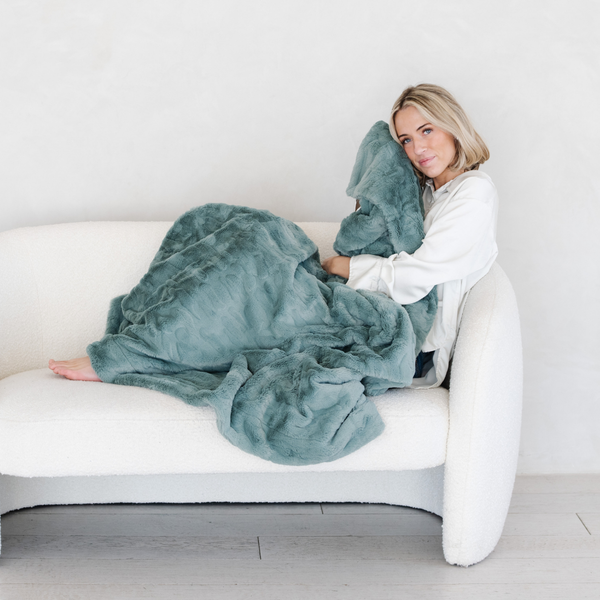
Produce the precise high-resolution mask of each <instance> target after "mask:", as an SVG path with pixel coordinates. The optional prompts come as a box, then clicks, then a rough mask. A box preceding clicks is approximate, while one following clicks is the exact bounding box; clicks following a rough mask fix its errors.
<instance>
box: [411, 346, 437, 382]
mask: <svg viewBox="0 0 600 600" xmlns="http://www.w3.org/2000/svg"><path fill="white" fill-rule="evenodd" d="M434 352H435V350H432V351H431V352H419V354H418V355H417V359H416V360H415V374H414V375H413V377H414V378H415V379H416V378H418V377H423V375H424V374H425V373H424V372H423V367H425V366H427V369H426V371H425V372H427V371H429V368H430V365H428V364H427V363H429V362H431V361H432V360H433V353H434Z"/></svg>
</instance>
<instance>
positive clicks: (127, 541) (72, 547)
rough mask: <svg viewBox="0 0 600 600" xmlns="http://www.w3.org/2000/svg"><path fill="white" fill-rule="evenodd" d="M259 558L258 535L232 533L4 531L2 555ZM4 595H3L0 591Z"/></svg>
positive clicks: (4, 556)
mask: <svg viewBox="0 0 600 600" xmlns="http://www.w3.org/2000/svg"><path fill="white" fill-rule="evenodd" d="M177 556H180V557H182V558H202V559H203V560H212V559H222V558H223V559H224V558H228V559H231V560H236V559H245V560H248V559H257V560H258V559H259V558H260V556H259V549H258V539H257V538H256V537H249V538H233V537H190V536H177V537H167V536H161V537H149V536H143V537H128V536H122V535H120V536H80V535H65V536H50V535H48V536H45V535H24V536H16V535H3V536H2V557H3V558H20V559H27V558H73V559H80V558H85V559H88V558H126V559H129V558H137V559H150V558H151V559H155V560H162V559H165V558H166V559H172V558H175V557H177ZM0 599H1V595H0Z"/></svg>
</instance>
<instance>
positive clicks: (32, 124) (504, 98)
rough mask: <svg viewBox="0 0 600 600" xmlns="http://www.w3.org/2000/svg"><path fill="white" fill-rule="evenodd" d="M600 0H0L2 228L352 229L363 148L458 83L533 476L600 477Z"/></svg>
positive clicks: (524, 463) (525, 458)
mask: <svg viewBox="0 0 600 600" xmlns="http://www.w3.org/2000/svg"><path fill="white" fill-rule="evenodd" d="M598 6H599V5H598V2H596V1H595V0H589V1H582V0H580V1H578V0H570V1H553V0H528V1H527V2H524V1H522V0H519V1H511V0H508V1H507V0H503V1H498V2H481V1H469V0H454V1H450V0H446V1H434V0H428V1H427V2H416V1H411V2H408V1H405V0H317V1H314V0H301V1H295V0H291V1H289V0H256V1H243V0H239V1H231V0H217V1H204V0H197V1H192V0H187V1H183V0H143V1H141V0H140V1H137V2H136V1H134V0H113V1H110V0H94V1H87V0H49V1H41V0H39V1H34V0H29V1H24V0H3V1H2V2H1V3H0V136H1V143H0V169H1V176H0V199H1V202H2V205H1V206H2V212H1V213H0V230H5V229H11V228H14V227H21V226H30V225H40V224H47V223H58V222H64V221H82V220H130V219H131V220H172V219H175V218H176V217H177V216H178V215H179V214H181V213H182V212H183V211H185V210H187V209H189V208H191V207H193V206H195V205H198V204H203V203H205V202H209V201H210V202H229V203H237V204H245V205H249V206H254V207H260V208H267V209H269V210H271V211H273V212H275V213H277V214H280V215H282V216H285V217H288V218H290V219H294V220H305V221H310V220H315V221H337V220H340V219H341V218H342V217H343V216H345V215H346V214H347V213H348V212H349V211H350V210H351V209H352V207H353V201H352V200H351V199H349V198H347V197H346V196H345V188H346V185H347V181H348V178H349V175H350V170H351V168H352V164H353V160H354V156H355V153H356V150H357V148H358V145H359V143H360V140H361V139H362V137H363V136H364V134H365V133H366V132H367V130H368V128H369V127H370V126H371V125H372V124H373V123H374V122H375V121H376V120H379V119H387V116H388V113H389V110H390V108H391V105H392V104H393V102H394V100H395V99H396V97H397V96H398V95H399V94H400V92H401V91H402V89H403V88H404V87H405V86H406V85H408V84H413V83H419V82H424V81H427V82H433V83H438V84H440V85H443V86H446V87H447V88H448V89H450V91H452V92H453V93H454V94H455V95H456V96H457V98H458V99H459V101H460V102H461V103H462V104H463V106H464V107H465V108H466V109H467V112H469V113H470V114H471V116H472V118H473V120H474V122H475V124H476V126H477V127H478V129H479V130H480V133H481V134H482V136H483V137H484V139H485V140H486V141H487V143H488V145H489V146H490V149H491V152H492V158H491V160H490V161H489V163H487V164H486V165H485V167H484V170H485V171H487V172H488V173H489V174H490V175H491V176H492V177H493V179H494V180H495V182H496V184H497V187H498V189H499V193H500V197H501V201H502V208H501V215H500V224H499V233H498V235H499V245H500V258H499V262H500V264H501V265H502V266H503V267H504V269H505V270H506V271H507V273H508V274H509V276H510V278H511V280H512V281H513V284H514V286H515V289H516V293H517V296H518V300H519V305H520V309H521V315H522V324H523V336H524V344H525V360H526V363H525V408H524V424H523V441H522V456H521V463H520V472H521V473H547V472H600V391H599V390H600V350H599V348H598V346H599V344H598V341H597V340H599V339H600V325H599V322H600V319H599V317H598V308H599V307H600V305H599V299H600V269H599V268H598V264H597V261H598V257H599V256H600V236H598V235H597V231H596V230H597V226H598V225H597V224H598V220H599V217H600V209H599V205H600V203H599V195H600V177H599V175H598V173H599V172H600V169H599V166H598V163H599V160H600V153H599V151H598V145H599V140H600V120H599V119H598V116H597V110H598V106H599V100H598V99H599V97H600V36H599V35H598V31H599V30H600V28H599V26H600V19H599V12H600V9H599V8H598Z"/></svg>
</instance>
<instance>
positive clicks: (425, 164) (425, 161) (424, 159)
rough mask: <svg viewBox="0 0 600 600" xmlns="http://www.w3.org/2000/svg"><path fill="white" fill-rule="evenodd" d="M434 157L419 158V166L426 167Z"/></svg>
mask: <svg viewBox="0 0 600 600" xmlns="http://www.w3.org/2000/svg"><path fill="white" fill-rule="evenodd" d="M434 158H435V156H430V157H429V158H423V159H421V160H420V161H419V166H421V167H426V166H427V165H428V164H429V163H430V162H431V161H432V160H433V159H434Z"/></svg>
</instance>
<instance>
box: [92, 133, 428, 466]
mask: <svg viewBox="0 0 600 600" xmlns="http://www.w3.org/2000/svg"><path fill="white" fill-rule="evenodd" d="M348 194H349V195H352V196H353V197H358V198H359V199H360V202H361V209H360V210H359V211H357V212H355V213H353V214H351V215H350V216H349V217H347V218H346V219H345V220H344V221H343V222H342V225H341V229H340V232H339V235H338V236H337V239H336V242H335V249H336V251H337V252H338V253H340V254H344V255H346V256H353V255H356V254H360V253H369V254H378V255H381V256H389V255H390V254H392V253H394V252H399V251H401V250H406V251H407V252H414V250H416V249H417V248H418V247H419V245H420V244H421V241H422V239H423V235H424V234H423V219H422V209H421V200H420V190H419V186H418V184H417V181H416V179H415V176H414V173H413V171H412V167H411V165H410V162H409V161H408V159H407V157H406V155H405V154H404V152H403V151H402V149H401V148H400V146H399V145H398V144H397V143H396V142H394V141H393V140H392V138H391V136H390V134H389V131H388V129H387V124H386V123H384V122H382V121H381V122H379V123H376V124H375V125H374V126H373V128H372V129H371V130H370V131H369V133H368V135H367V136H366V138H365V140H364V141H363V142H362V144H361V146H360V149H359V152H358V156H357V160H356V165H355V167H354V171H353V173H352V178H351V182H350V186H349V188H348ZM344 281H345V280H342V279H341V278H339V277H335V276H329V275H328V274H327V273H326V272H325V271H324V270H323V268H322V267H321V264H320V258H319V253H318V250H317V247H316V246H315V244H314V243H313V242H312V241H311V240H310V239H309V238H308V237H307V236H306V235H305V234H304V232H303V231H302V230H301V229H300V228H299V227H297V226H296V225H295V224H294V223H292V222H290V221H288V220H286V219H282V218H280V217H276V216H275V215H273V214H271V213H270V212H268V211H264V210H256V209H252V208H246V207H242V206H230V205H225V204H206V205H204V206H200V207H198V208H195V209H193V210H190V211H189V212H187V213H185V214H184V215H183V216H181V217H180V218H179V219H178V220H177V221H176V222H175V223H174V225H173V227H172V228H171V229H170V230H169V232H168V233H167V235H166V237H165V239H164V240H163V242H162V245H161V247H160V249H159V251H158V253H157V254H156V256H155V258H154V260H153V261H152V263H151V265H150V268H149V270H148V272H147V273H146V275H144V277H143V278H142V280H141V281H140V283H139V284H138V285H136V286H135V287H134V288H133V289H132V290H131V292H129V294H127V295H125V296H121V297H119V298H115V299H114V300H113V301H112V303H111V307H110V311H109V316H108V325H107V329H106V335H105V336H104V338H102V339H101V340H100V341H98V342H94V343H93V344H91V345H90V346H89V347H88V349H87V350H88V354H89V356H90V358H91V360H92V366H93V367H94V369H95V370H96V373H97V374H98V376H99V377H100V378H101V379H102V381H105V382H109V383H117V384H123V385H135V386H142V387H147V388H150V389H153V390H159V391H161V392H164V393H166V394H170V395H173V396H176V397H177V398H181V399H182V400H184V401H185V402H187V403H189V404H192V405H195V406H202V405H210V406H212V407H213V408H214V409H215V411H216V415H217V423H218V427H219V430H220V432H221V433H222V434H223V435H224V436H225V437H226V438H227V439H228V440H229V441H231V443H233V444H235V445H236V446H238V447H239V448H242V449H243V450H245V451H247V452H250V453H252V454H256V455H257V456H260V457H262V458H264V459H267V460H270V461H273V462H277V463H282V464H288V465H307V464H313V463H319V462H325V461H331V460H335V459H337V458H340V457H342V456H345V455H346V454H348V453H350V452H352V451H354V450H356V449H358V448H360V447H361V446H363V445H364V444H366V443H368V442H369V441H371V440H373V439H374V438H375V437H377V436H378V435H379V434H380V433H381V431H382V430H383V422H382V420H381V418H380V416H379V414H378V413H377V410H376V408H375V406H374V404H373V403H372V402H371V401H370V400H369V399H368V398H367V396H373V395H377V394H381V393H383V392H384V391H385V390H387V389H388V388H390V387H405V386H406V385H408V384H410V382H411V380H412V376H413V372H414V363H415V353H416V352H418V351H419V349H420V347H421V345H422V343H423V341H424V339H425V336H426V335H427V332H428V331H429V329H430V327H431V325H432V322H433V318H434V316H435V311H436V307H437V300H436V296H435V292H433V293H431V294H430V295H429V296H427V297H426V298H424V299H423V300H421V301H419V302H417V303H415V304H413V305H411V306H405V307H403V306H401V305H399V304H397V303H396V302H394V301H393V300H391V299H390V298H388V297H387V296H385V295H384V294H381V293H374V292H367V291H362V290H359V291H355V290H353V289H351V288H349V287H348V286H346V285H345V284H344Z"/></svg>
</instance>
